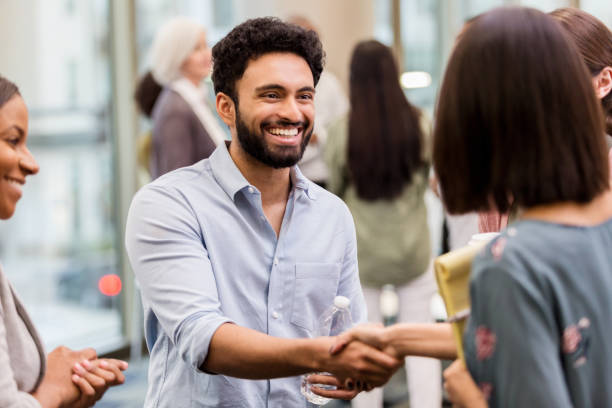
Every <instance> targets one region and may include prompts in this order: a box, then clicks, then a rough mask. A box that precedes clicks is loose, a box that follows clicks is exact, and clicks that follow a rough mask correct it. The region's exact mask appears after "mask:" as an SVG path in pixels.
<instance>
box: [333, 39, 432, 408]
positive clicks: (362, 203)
mask: <svg viewBox="0 0 612 408" xmlns="http://www.w3.org/2000/svg"><path fill="white" fill-rule="evenodd" d="M398 78H399V71H398V68H397V64H396V62H395V59H394V57H393V54H392V52H391V50H390V49H389V47H386V46H385V45H383V44H381V43H380V42H378V41H364V42H361V43H359V44H357V46H356V47H355V49H354V51H353V55H352V58H351V63H350V111H349V114H348V117H346V118H344V119H342V120H340V121H338V122H337V123H336V124H335V125H334V126H332V128H331V129H330V132H329V138H328V141H327V147H326V159H327V164H328V166H329V169H330V177H329V185H328V187H329V190H330V191H331V192H333V193H335V194H337V195H338V196H339V197H340V198H342V199H343V200H344V201H345V203H346V204H347V206H348V207H349V209H350V211H351V213H352V215H353V218H354V220H355V228H356V231H357V247H358V251H357V253H358V260H359V276H360V279H361V284H362V287H363V292H364V295H365V299H366V304H367V307H368V320H369V321H370V322H377V323H380V322H382V321H383V317H382V314H381V311H380V306H379V305H380V295H381V288H382V287H383V286H384V285H386V284H392V285H394V286H395V287H396V288H397V292H398V295H399V303H400V306H399V314H398V320H399V321H403V322H431V321H432V317H431V314H430V303H431V299H432V296H433V295H434V293H436V291H437V289H436V284H435V280H434V276H433V273H432V270H431V268H428V266H429V265H430V260H431V248H430V238H429V227H428V224H427V209H426V207H425V199H424V194H425V190H426V189H427V187H428V174H429V153H428V149H427V142H428V136H429V134H430V124H429V121H428V120H427V119H426V117H425V115H424V114H423V112H421V111H420V110H419V109H417V108H416V107H415V106H413V105H412V104H410V102H409V101H408V100H407V99H406V96H405V95H404V92H403V91H402V88H401V86H400V83H399V79H398ZM406 372H407V377H408V392H409V394H410V405H411V406H413V407H424V408H427V407H439V406H440V403H441V384H440V362H439V361H437V360H434V359H427V358H420V357H409V358H407V359H406ZM382 403H383V395H382V390H381V389H377V390H373V391H371V392H369V393H362V394H361V395H359V396H358V397H357V398H356V399H355V400H353V406H354V407H382Z"/></svg>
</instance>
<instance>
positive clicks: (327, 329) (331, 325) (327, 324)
mask: <svg viewBox="0 0 612 408" xmlns="http://www.w3.org/2000/svg"><path fill="white" fill-rule="evenodd" d="M352 325H353V322H352V319H351V301H350V300H349V298H347V297H344V296H336V297H335V298H334V304H333V305H331V306H330V307H329V308H327V309H326V310H325V311H324V312H323V314H322V315H321V316H320V317H319V319H318V320H317V323H316V327H315V333H314V334H315V336H316V337H319V336H337V335H338V334H340V333H342V332H343V331H345V330H348V329H349V328H350V327H351V326H352ZM312 374H322V375H330V374H329V373H311V374H305V375H303V376H302V383H301V387H300V391H301V392H302V395H303V396H304V397H306V399H307V400H308V401H309V402H311V403H313V404H315V405H325V404H327V403H328V402H329V401H331V399H330V398H325V397H321V396H319V395H317V394H315V393H314V392H312V391H311V389H310V387H311V386H316V387H318V388H321V389H325V390H335V389H336V387H335V386H332V385H325V384H310V383H309V382H308V381H307V379H308V376H310V375H312Z"/></svg>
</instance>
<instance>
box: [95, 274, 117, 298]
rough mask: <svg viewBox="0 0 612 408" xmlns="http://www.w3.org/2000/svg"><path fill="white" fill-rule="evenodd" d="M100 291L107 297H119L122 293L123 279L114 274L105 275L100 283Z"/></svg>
mask: <svg viewBox="0 0 612 408" xmlns="http://www.w3.org/2000/svg"><path fill="white" fill-rule="evenodd" d="M98 289H100V292H102V294H103V295H106V296H117V295H118V294H119V292H121V278H120V277H119V276H117V275H115V274H113V273H111V274H108V275H104V276H103V277H101V278H100V280H99V281H98Z"/></svg>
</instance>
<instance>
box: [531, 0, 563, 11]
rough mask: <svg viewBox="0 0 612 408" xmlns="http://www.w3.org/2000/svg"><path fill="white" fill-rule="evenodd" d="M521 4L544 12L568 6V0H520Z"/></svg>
mask: <svg viewBox="0 0 612 408" xmlns="http://www.w3.org/2000/svg"><path fill="white" fill-rule="evenodd" d="M520 3H521V6H526V7H533V8H537V9H538V10H542V11H544V12H546V13H548V12H550V11H553V10H555V9H558V8H561V7H568V6H569V5H570V2H569V0H521V2H520Z"/></svg>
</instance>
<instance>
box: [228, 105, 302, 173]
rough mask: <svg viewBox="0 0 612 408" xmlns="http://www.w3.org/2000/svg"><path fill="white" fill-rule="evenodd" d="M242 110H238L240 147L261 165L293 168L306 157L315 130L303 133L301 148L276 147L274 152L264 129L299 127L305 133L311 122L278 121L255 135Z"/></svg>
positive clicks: (237, 134) (237, 120)
mask: <svg viewBox="0 0 612 408" xmlns="http://www.w3.org/2000/svg"><path fill="white" fill-rule="evenodd" d="M239 111H240V109H238V108H237V109H236V136H237V137H238V141H239V142H240V145H241V146H242V148H243V149H244V151H245V152H247V153H248V154H249V155H250V156H252V157H253V158H255V159H257V160H258V161H260V162H261V163H263V164H265V165H267V166H270V167H273V168H275V169H280V168H284V167H291V166H293V165H295V164H297V162H299V161H300V159H301V158H302V156H303V155H304V150H305V149H306V146H307V145H308V142H309V141H310V137H311V136H312V131H313V129H310V130H309V131H308V133H303V136H302V142H301V143H300V145H299V147H297V148H296V147H295V146H275V148H274V150H273V149H271V148H270V146H269V145H268V143H266V140H265V135H264V131H263V128H264V126H269V125H277V126H279V127H284V126H299V127H301V128H302V129H303V130H302V132H305V131H306V129H307V128H308V127H309V125H310V123H309V122H298V123H292V122H287V121H277V122H274V123H273V124H272V123H266V124H262V126H261V131H260V132H259V134H257V133H255V132H254V131H252V130H251V129H249V128H248V126H247V125H246V123H244V122H243V121H242V119H241V118H240V113H239Z"/></svg>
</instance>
